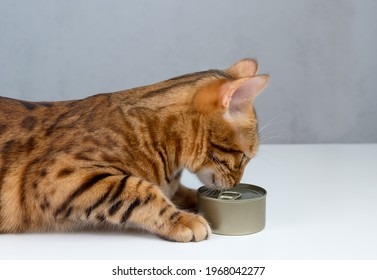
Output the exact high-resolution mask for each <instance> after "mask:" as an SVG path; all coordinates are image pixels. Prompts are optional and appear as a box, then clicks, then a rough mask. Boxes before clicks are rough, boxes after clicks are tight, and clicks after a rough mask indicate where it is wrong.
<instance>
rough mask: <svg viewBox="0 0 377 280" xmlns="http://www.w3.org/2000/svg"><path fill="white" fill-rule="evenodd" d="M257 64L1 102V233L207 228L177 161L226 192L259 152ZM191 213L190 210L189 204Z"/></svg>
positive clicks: (201, 234)
mask: <svg viewBox="0 0 377 280" xmlns="http://www.w3.org/2000/svg"><path fill="white" fill-rule="evenodd" d="M256 71H257V64H256V62H255V61H254V60H252V59H244V60H241V61H239V62H237V63H236V64H234V65H233V66H231V67H230V68H228V69H226V70H224V71H220V70H209V71H204V72H198V73H192V74H188V75H184V76H180V77H176V78H172V79H170V80H167V81H163V82H160V83H157V84H153V85H149V86H144V87H139V88H135V89H130V90H125V91H120V92H114V93H109V94H99V95H95V96H91V97H88V98H85V99H82V100H76V101H64V102H51V103H47V102H26V101H21V100H15V99H10V98H5V97H0V232H2V233H21V232H35V231H37V232H44V231H72V230H80V229H82V228H83V227H88V226H89V227H94V228H95V227H97V226H102V225H114V226H119V227H124V226H128V225H136V226H139V227H142V228H144V229H146V230H148V231H150V232H152V233H154V234H156V235H159V236H161V237H162V238H164V239H167V240H174V241H182V242H187V241H200V240H203V239H206V238H207V237H208V236H209V235H210V232H211V229H210V227H209V225H208V223H207V222H206V220H205V219H204V218H203V217H201V216H200V215H198V214H195V213H193V211H192V210H195V208H196V202H197V197H196V192H195V191H193V190H190V189H187V188H185V187H184V186H182V185H181V184H180V177H181V172H182V170H183V169H184V168H187V169H188V170H190V171H191V172H194V173H197V174H198V176H199V178H200V179H201V180H202V181H203V182H204V183H205V184H207V185H209V186H213V187H223V188H231V187H232V186H234V185H235V184H237V183H238V182H239V181H240V178H241V176H242V173H243V170H244V167H245V165H246V163H247V162H248V161H249V159H250V158H252V157H253V156H254V155H255V153H256V150H257V147H258V133H257V120H256V116H255V111H254V109H253V106H252V102H253V99H254V98H255V96H256V95H257V94H258V93H259V92H260V91H261V90H262V89H263V88H264V86H265V85H266V84H267V81H268V76H267V75H256ZM190 210H191V211H190Z"/></svg>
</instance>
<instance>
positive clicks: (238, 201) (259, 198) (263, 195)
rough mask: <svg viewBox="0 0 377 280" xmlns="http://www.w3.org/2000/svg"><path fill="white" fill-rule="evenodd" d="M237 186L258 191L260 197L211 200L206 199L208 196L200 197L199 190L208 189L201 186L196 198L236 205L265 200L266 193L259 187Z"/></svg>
mask: <svg viewBox="0 0 377 280" xmlns="http://www.w3.org/2000/svg"><path fill="white" fill-rule="evenodd" d="M237 186H245V187H249V188H252V189H254V190H256V191H259V192H260V193H261V196H258V197H254V198H248V199H237V200H222V199H218V198H213V197H208V196H205V195H201V193H200V190H201V189H202V190H203V189H204V188H206V189H208V187H206V186H202V187H200V188H199V189H198V196H200V198H201V199H206V200H211V201H216V202H218V203H236V204H240V203H250V202H251V201H258V200H261V199H266V197H267V191H266V190H265V189H264V188H262V187H260V186H257V185H252V184H246V183H240V184H238V185H237ZM230 190H231V189H230Z"/></svg>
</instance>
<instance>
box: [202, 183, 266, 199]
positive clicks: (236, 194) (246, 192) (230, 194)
mask: <svg viewBox="0 0 377 280" xmlns="http://www.w3.org/2000/svg"><path fill="white" fill-rule="evenodd" d="M198 191H199V195H200V196H203V197H208V198H214V199H219V200H248V199H256V198H259V197H263V196H265V195H266V191H265V190H264V189H262V188H260V187H258V186H254V185H248V184H239V185H237V186H235V187H234V188H232V189H231V190H217V189H210V188H208V187H201V188H199V190H198Z"/></svg>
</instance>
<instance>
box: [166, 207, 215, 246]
mask: <svg viewBox="0 0 377 280" xmlns="http://www.w3.org/2000/svg"><path fill="white" fill-rule="evenodd" d="M210 234H211V228H210V226H209V224H208V222H207V221H206V220H205V219H204V218H203V217H202V216H200V215H197V214H193V213H187V212H181V213H180V216H179V218H178V219H177V221H176V222H174V223H173V225H172V227H171V228H170V230H169V232H168V234H167V236H166V237H167V238H168V239H170V240H174V241H178V242H190V241H196V242H197V241H202V240H204V239H207V238H208V237H209V236H210Z"/></svg>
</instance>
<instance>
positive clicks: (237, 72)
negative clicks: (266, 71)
mask: <svg viewBox="0 0 377 280" xmlns="http://www.w3.org/2000/svg"><path fill="white" fill-rule="evenodd" d="M257 71H258V63H257V61H256V60H255V59H252V58H245V59H242V60H240V61H237V62H236V63H235V64H233V65H232V66H230V67H229V68H228V69H225V70H224V72H225V73H227V74H229V75H230V76H232V77H234V78H236V79H240V78H246V77H252V76H255V75H256V74H257Z"/></svg>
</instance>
